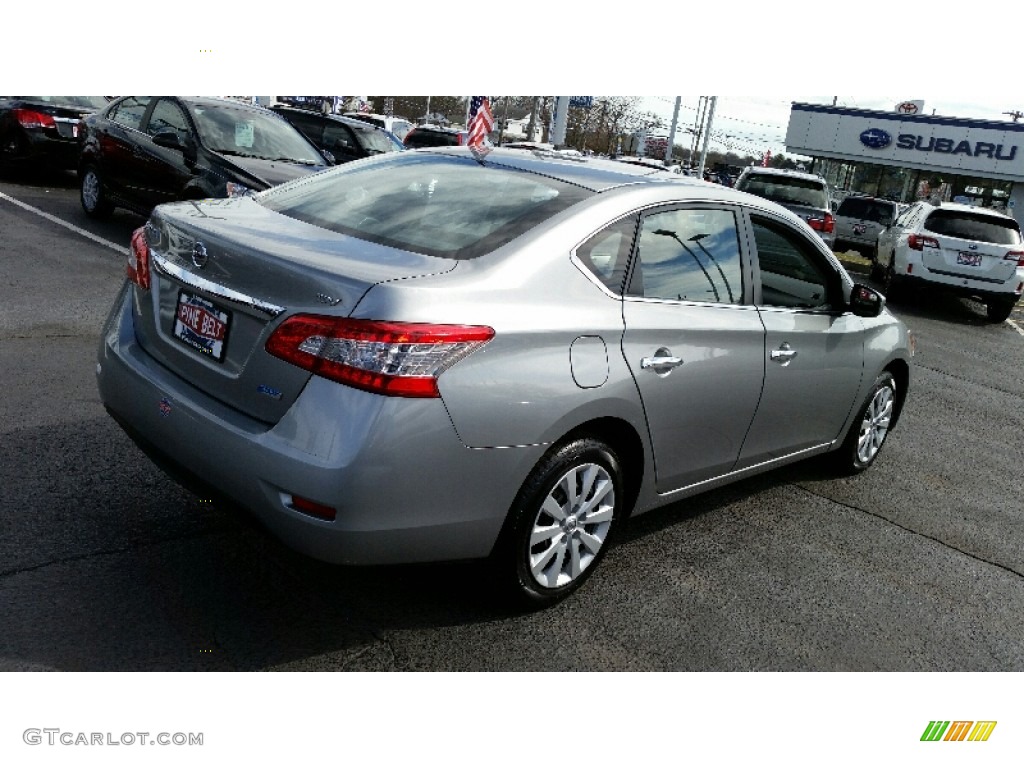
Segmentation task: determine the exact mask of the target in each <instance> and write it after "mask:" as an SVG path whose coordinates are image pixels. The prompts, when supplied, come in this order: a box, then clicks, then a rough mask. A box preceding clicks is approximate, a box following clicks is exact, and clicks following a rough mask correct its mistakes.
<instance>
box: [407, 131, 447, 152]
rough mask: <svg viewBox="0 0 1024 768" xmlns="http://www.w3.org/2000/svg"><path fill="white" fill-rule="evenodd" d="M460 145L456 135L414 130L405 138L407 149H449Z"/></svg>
mask: <svg viewBox="0 0 1024 768" xmlns="http://www.w3.org/2000/svg"><path fill="white" fill-rule="evenodd" d="M458 143H459V139H458V136H456V135H455V134H454V133H442V132H440V131H421V130H414V131H413V132H412V133H410V134H409V135H408V136H406V137H405V146H407V147H413V148H415V147H449V146H454V145H456V144H458Z"/></svg>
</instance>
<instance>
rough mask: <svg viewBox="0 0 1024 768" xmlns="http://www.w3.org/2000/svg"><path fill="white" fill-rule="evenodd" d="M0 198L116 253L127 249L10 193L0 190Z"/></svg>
mask: <svg viewBox="0 0 1024 768" xmlns="http://www.w3.org/2000/svg"><path fill="white" fill-rule="evenodd" d="M0 200H6V201H7V202H9V203H13V204H14V205H16V206H18V207H19V208H24V209H25V210H26V211H30V212H31V213H34V214H36V215H37V216H42V217H43V218H44V219H47V220H48V221H52V222H53V223H54V224H59V225H60V226H62V227H64V228H65V229H70V230H71V231H72V232H75V233H76V234H79V235H81V236H82V237H87V238H89V239H90V240H92V241H93V242H94V243H99V244H100V245H105V246H107V248H112V249H113V250H115V251H117V252H118V253H125V252H126V251H127V250H128V247H127V246H125V245H118V244H117V243H112V242H110V241H109V240H106V239H104V238H102V237H100V236H99V235H94V234H93V233H92V232H88V231H86V230H84V229H82V228H81V227H76V226H75V225H74V224H72V223H71V222H69V221H64V219H61V218H58V217H57V216H54V215H53V214H51V213H47V212H46V211H41V210H39V209H38V208H36V207H34V206H31V205H29V204H28V203H23V202H22V201H21V200H17V199H16V198H13V197H11V196H10V195H7V194H4V193H3V192H0Z"/></svg>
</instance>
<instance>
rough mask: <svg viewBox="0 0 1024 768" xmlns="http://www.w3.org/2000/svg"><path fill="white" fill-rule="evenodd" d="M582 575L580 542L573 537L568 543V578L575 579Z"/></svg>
mask: <svg viewBox="0 0 1024 768" xmlns="http://www.w3.org/2000/svg"><path fill="white" fill-rule="evenodd" d="M581 573H583V566H582V565H581V564H580V541H579V539H578V538H577V537H576V536H573V537H572V539H571V540H570V541H569V577H570V578H573V579H575V578H576V577H577V576H579V575H580V574H581Z"/></svg>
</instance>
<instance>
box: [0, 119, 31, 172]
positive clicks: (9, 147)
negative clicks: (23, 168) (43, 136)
mask: <svg viewBox="0 0 1024 768" xmlns="http://www.w3.org/2000/svg"><path fill="white" fill-rule="evenodd" d="M27 154H28V142H27V141H26V140H25V137H24V136H23V135H22V134H21V132H20V131H18V130H14V129H12V130H10V131H8V132H7V133H6V134H4V135H3V136H0V168H3V169H5V170H6V169H8V168H11V169H13V168H17V167H18V166H19V163H20V162H21V161H22V160H24V158H25V156H26V155H27Z"/></svg>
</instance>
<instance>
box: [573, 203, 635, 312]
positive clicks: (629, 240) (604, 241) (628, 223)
mask: <svg viewBox="0 0 1024 768" xmlns="http://www.w3.org/2000/svg"><path fill="white" fill-rule="evenodd" d="M636 219H637V217H636V216H629V217H627V218H625V219H621V220H619V221H617V222H615V223H614V224H612V225H611V226H610V227H606V228H605V229H602V230H601V231H600V232H598V233H597V234H596V235H594V236H593V237H591V238H590V239H589V240H587V242H585V243H584V244H583V245H581V246H580V247H579V248H578V249H577V250H576V258H578V259H579V260H580V261H581V262H582V263H583V265H584V266H586V267H587V269H589V270H590V271H591V272H592V273H593V274H594V276H595V277H597V278H598V279H599V280H600V281H601V282H602V283H604V284H605V286H606V287H607V288H608V290H609V291H611V292H612V293H615V294H620V293H622V282H623V280H624V279H625V277H626V265H627V264H628V263H629V253H630V251H631V250H632V249H633V235H634V234H635V232H636Z"/></svg>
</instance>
